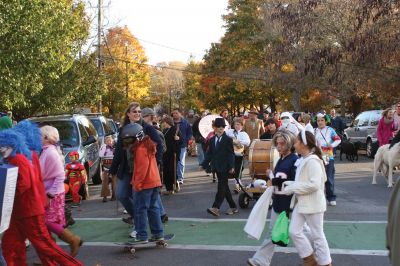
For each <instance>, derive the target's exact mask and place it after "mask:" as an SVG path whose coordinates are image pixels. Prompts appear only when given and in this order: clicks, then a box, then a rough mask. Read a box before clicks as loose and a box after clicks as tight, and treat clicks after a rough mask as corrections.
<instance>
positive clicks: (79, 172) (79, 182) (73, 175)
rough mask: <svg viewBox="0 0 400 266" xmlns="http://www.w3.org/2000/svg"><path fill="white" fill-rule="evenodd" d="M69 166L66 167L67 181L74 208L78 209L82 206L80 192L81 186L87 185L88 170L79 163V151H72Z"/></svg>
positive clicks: (69, 155)
mask: <svg viewBox="0 0 400 266" xmlns="http://www.w3.org/2000/svg"><path fill="white" fill-rule="evenodd" d="M68 157H69V160H70V161H71V162H70V163H69V164H67V165H66V166H65V169H66V170H67V173H66V181H67V182H68V184H69V188H70V191H71V195H72V202H73V203H72V206H71V207H78V206H79V205H80V204H81V196H80V195H79V190H80V188H81V186H85V185H86V179H87V178H86V170H85V167H84V166H83V164H81V163H80V162H79V153H78V152H77V151H71V152H70V153H69V154H68Z"/></svg>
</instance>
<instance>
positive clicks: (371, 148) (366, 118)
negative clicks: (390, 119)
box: [344, 110, 383, 158]
mask: <svg viewBox="0 0 400 266" xmlns="http://www.w3.org/2000/svg"><path fill="white" fill-rule="evenodd" d="M382 112H383V110H372V111H365V112H362V113H360V114H359V115H358V116H357V117H356V118H355V119H354V121H353V123H352V124H351V125H350V127H348V128H346V129H345V130H344V139H345V140H348V141H350V142H352V143H357V144H358V145H359V147H360V149H365V150H366V151H367V156H368V157H370V158H373V157H374V156H375V153H376V151H377V150H378V146H379V145H378V139H377V138H376V129H377V127H378V123H379V119H381V117H382Z"/></svg>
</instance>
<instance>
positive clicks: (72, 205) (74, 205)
mask: <svg viewBox="0 0 400 266" xmlns="http://www.w3.org/2000/svg"><path fill="white" fill-rule="evenodd" d="M79 206H81V203H80V202H74V203H72V204H71V208H78V207H79Z"/></svg>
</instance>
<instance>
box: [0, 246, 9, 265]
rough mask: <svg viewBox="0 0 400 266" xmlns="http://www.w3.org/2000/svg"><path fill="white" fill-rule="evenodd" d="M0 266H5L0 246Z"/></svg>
mask: <svg viewBox="0 0 400 266" xmlns="http://www.w3.org/2000/svg"><path fill="white" fill-rule="evenodd" d="M0 266H7V263H6V260H5V259H4V257H3V253H2V251H1V246H0Z"/></svg>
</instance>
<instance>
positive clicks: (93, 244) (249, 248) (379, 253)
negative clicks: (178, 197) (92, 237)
mask: <svg viewBox="0 0 400 266" xmlns="http://www.w3.org/2000/svg"><path fill="white" fill-rule="evenodd" d="M57 244H58V245H61V246H67V245H68V244H67V243H64V242H57ZM84 246H89V247H120V246H121V245H120V244H116V243H112V242H85V243H84ZM168 248H171V249H187V250H221V251H256V250H257V249H258V246H230V245H180V244H169V245H168ZM275 252H281V253H297V250H296V249H295V248H293V247H288V248H283V247H277V248H276V249H275ZM330 252H331V254H333V255H359V256H387V255H388V251H386V250H357V249H336V248H332V249H330Z"/></svg>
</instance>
